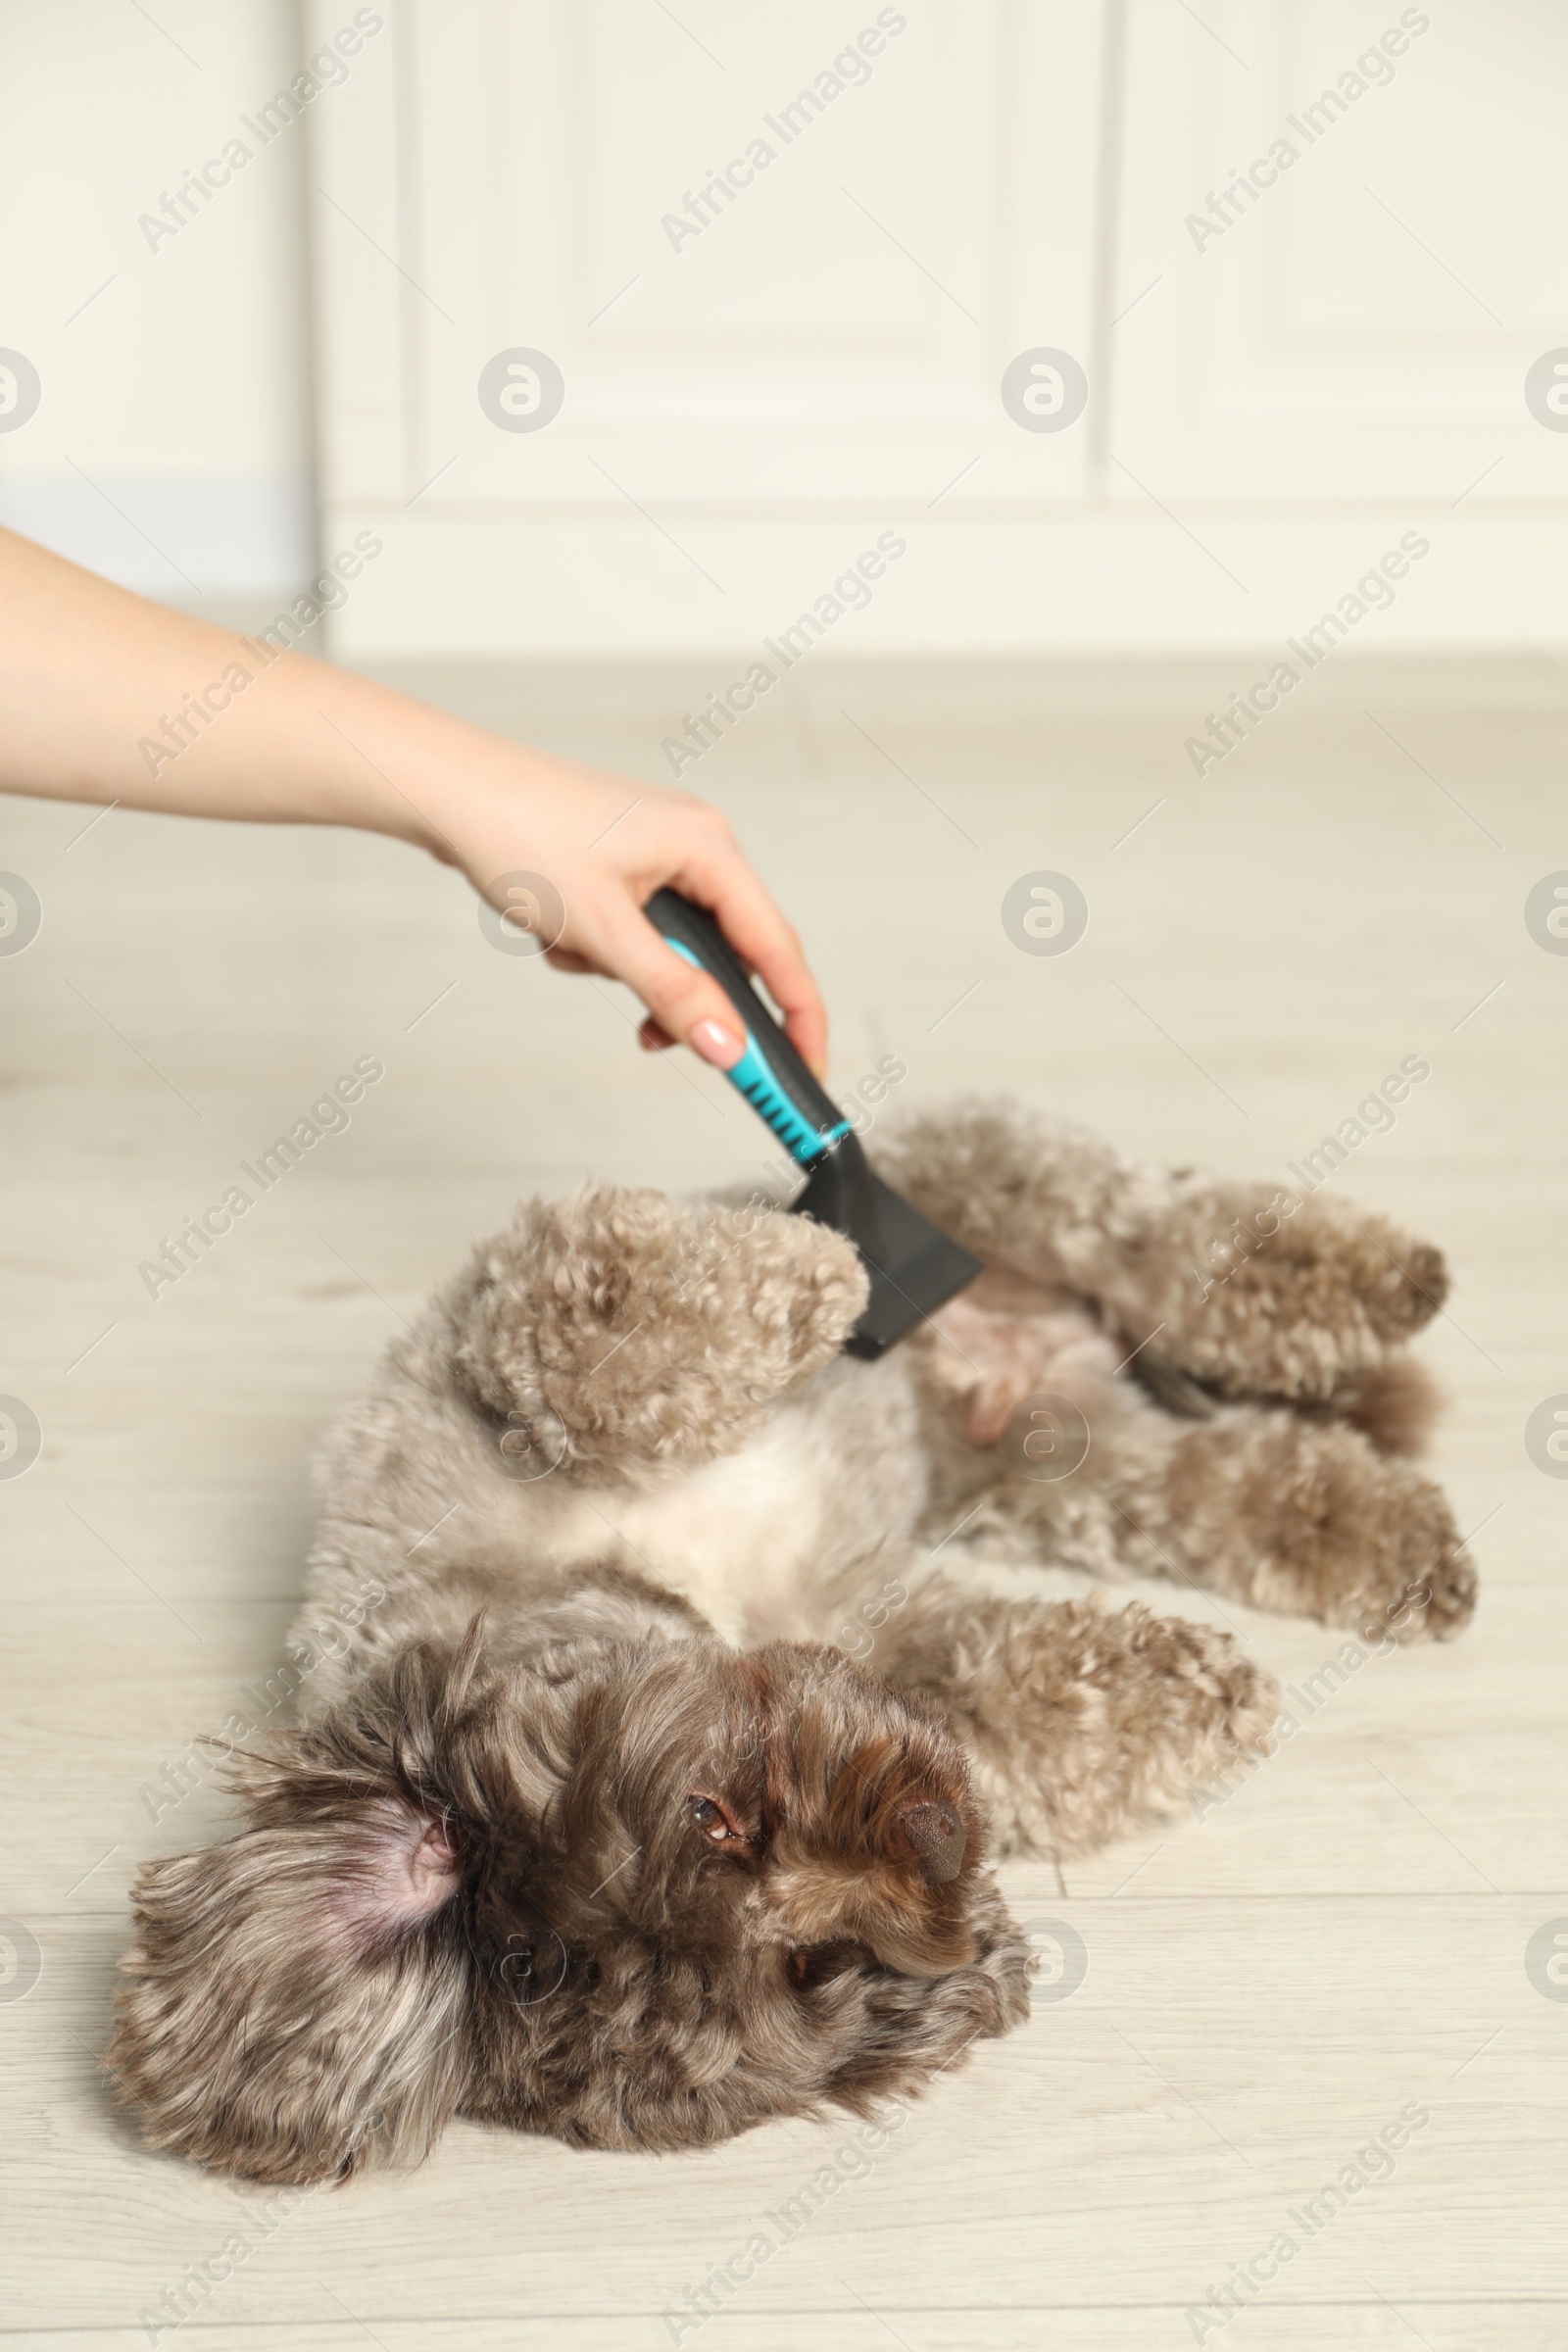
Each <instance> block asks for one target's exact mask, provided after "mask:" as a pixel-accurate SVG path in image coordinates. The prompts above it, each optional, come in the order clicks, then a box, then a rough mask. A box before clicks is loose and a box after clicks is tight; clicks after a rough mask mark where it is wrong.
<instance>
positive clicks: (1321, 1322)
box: [1124, 1184, 1448, 1401]
mask: <svg viewBox="0 0 1568 2352" xmlns="http://www.w3.org/2000/svg"><path fill="white" fill-rule="evenodd" d="M1157 1240H1158V1247H1157V1249H1156V1248H1155V1247H1154V1245H1153V1244H1151V1245H1150V1246H1149V1247H1148V1248H1147V1250H1146V1251H1145V1262H1146V1267H1147V1270H1148V1272H1149V1274H1150V1275H1151V1276H1152V1277H1153V1279H1152V1281H1151V1282H1150V1283H1149V1285H1148V1288H1147V1291H1146V1297H1145V1300H1144V1306H1145V1309H1146V1311H1147V1312H1148V1316H1149V1328H1148V1329H1146V1330H1140V1331H1135V1332H1133V1334H1132V1336H1133V1337H1134V1339H1135V1340H1144V1339H1147V1338H1148V1337H1149V1330H1151V1329H1152V1328H1153V1327H1154V1326H1156V1325H1157V1326H1162V1328H1160V1329H1159V1331H1158V1334H1157V1337H1155V1338H1154V1339H1153V1340H1152V1349H1153V1351H1154V1352H1156V1353H1157V1354H1158V1355H1159V1357H1160V1358H1161V1359H1163V1360H1165V1361H1167V1362H1170V1363H1173V1364H1175V1365H1177V1366H1179V1367H1180V1368H1181V1369H1182V1370H1183V1371H1186V1372H1189V1373H1192V1374H1194V1375H1196V1377H1197V1378H1198V1379H1200V1380H1201V1381H1203V1382H1204V1383H1205V1384H1207V1385H1208V1386H1209V1387H1211V1388H1213V1389H1214V1390H1216V1391H1218V1392H1219V1393H1220V1394H1221V1395H1223V1396H1232V1397H1240V1396H1277V1397H1299V1398H1301V1399H1303V1400H1321V1401H1327V1400H1329V1399H1330V1398H1332V1397H1333V1396H1334V1394H1335V1392H1336V1389H1337V1388H1338V1387H1340V1386H1341V1385H1342V1384H1343V1383H1344V1382H1345V1381H1346V1380H1347V1379H1348V1378H1351V1377H1353V1376H1355V1375H1357V1374H1361V1373H1365V1372H1367V1371H1369V1370H1371V1369H1372V1368H1374V1367H1375V1366H1377V1365H1379V1364H1381V1363H1382V1361H1383V1360H1384V1357H1385V1356H1386V1354H1387V1352H1388V1350H1389V1349H1390V1348H1397V1347H1400V1346H1402V1345H1403V1343H1404V1342H1405V1341H1407V1340H1409V1339H1411V1338H1413V1337H1414V1335H1415V1333H1416V1332H1418V1331H1419V1330H1420V1329H1421V1327H1422V1325H1423V1324H1425V1323H1427V1322H1429V1321H1430V1320H1431V1318H1432V1316H1433V1315H1434V1314H1436V1313H1437V1311H1438V1309H1439V1308H1440V1307H1441V1306H1442V1304H1443V1302H1444V1300H1445V1299H1446V1297H1447V1291H1448V1278H1447V1272H1446V1267H1445V1265H1444V1262H1443V1257H1442V1254H1441V1252H1440V1251H1438V1250H1435V1249H1433V1248H1431V1247H1430V1245H1428V1244H1426V1243H1422V1242H1415V1241H1412V1240H1410V1239H1409V1238H1408V1237H1407V1236H1406V1235H1404V1234H1402V1233H1400V1232H1399V1231H1398V1229H1397V1227H1395V1226H1393V1225H1391V1224H1389V1223H1388V1222H1387V1221H1386V1220H1385V1219H1383V1218H1382V1217H1378V1216H1373V1215H1370V1214H1368V1213H1366V1212H1364V1211H1362V1210H1360V1209H1356V1208H1352V1207H1350V1206H1348V1204H1346V1203H1344V1202H1341V1201H1323V1200H1318V1199H1315V1198H1314V1199H1308V1200H1305V1201H1301V1200H1298V1199H1297V1198H1296V1196H1295V1195H1293V1194H1291V1193H1290V1192H1288V1191H1285V1190H1283V1189H1277V1190H1276V1191H1274V1192H1273V1193H1269V1194H1265V1193H1263V1192H1262V1191H1261V1190H1258V1189H1255V1188H1252V1187H1249V1186H1242V1185H1210V1184H1204V1185H1202V1186H1200V1187H1197V1188H1194V1189H1191V1190H1185V1191H1184V1192H1183V1193H1182V1195H1181V1197H1180V1199H1179V1200H1178V1201H1177V1202H1176V1203H1175V1204H1174V1205H1173V1207H1172V1208H1171V1209H1170V1211H1169V1212H1168V1214H1167V1215H1166V1216H1165V1217H1164V1219H1163V1220H1162V1223H1161V1227H1160V1231H1159V1235H1158V1237H1157ZM1124 1320H1125V1318H1124ZM1129 1328H1130V1325H1129Z"/></svg>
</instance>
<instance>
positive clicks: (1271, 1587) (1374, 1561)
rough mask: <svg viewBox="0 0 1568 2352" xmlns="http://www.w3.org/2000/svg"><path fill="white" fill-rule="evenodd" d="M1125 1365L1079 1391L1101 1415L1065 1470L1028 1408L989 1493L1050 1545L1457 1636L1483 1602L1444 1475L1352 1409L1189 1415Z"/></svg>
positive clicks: (1251, 1409)
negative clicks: (1388, 1445)
mask: <svg viewBox="0 0 1568 2352" xmlns="http://www.w3.org/2000/svg"><path fill="white" fill-rule="evenodd" d="M1130 1388H1131V1384H1130V1383H1129V1382H1128V1381H1127V1379H1126V1378H1125V1376H1124V1377H1123V1378H1122V1379H1120V1380H1117V1381H1114V1382H1105V1383H1103V1384H1102V1386H1101V1388H1100V1392H1099V1395H1098V1397H1097V1396H1096V1395H1095V1393H1094V1392H1093V1390H1092V1389H1091V1387H1090V1386H1089V1384H1088V1383H1080V1385H1079V1387H1078V1389H1077V1391H1076V1396H1077V1399H1078V1402H1079V1404H1080V1406H1081V1408H1082V1410H1083V1412H1084V1416H1085V1420H1086V1422H1087V1425H1088V1430H1089V1444H1088V1449H1087V1451H1086V1453H1085V1454H1084V1457H1083V1459H1082V1461H1081V1462H1080V1463H1078V1464H1077V1465H1076V1466H1074V1467H1070V1468H1069V1471H1068V1474H1067V1475H1065V1476H1062V1477H1060V1478H1053V1477H1051V1476H1049V1475H1046V1476H1042V1475H1041V1471H1042V1469H1044V1471H1045V1472H1047V1473H1049V1472H1050V1471H1051V1470H1052V1469H1053V1468H1054V1464H1053V1462H1052V1461H1051V1460H1050V1459H1049V1458H1047V1459H1046V1460H1045V1461H1044V1462H1043V1463H1041V1462H1031V1461H1030V1460H1029V1458H1028V1457H1027V1454H1026V1451H1025V1446H1024V1444H1023V1442H1022V1433H1021V1430H1020V1428H1019V1426H1018V1425H1017V1423H1016V1422H1015V1423H1014V1425H1013V1426H1012V1427H1011V1428H1010V1429H1009V1431H1008V1432H1007V1433H1006V1434H1005V1436H1004V1438H1003V1439H1002V1441H1001V1443H1000V1444H999V1446H997V1447H996V1449H995V1457H996V1459H997V1462H998V1465H999V1475H998V1476H997V1478H996V1480H995V1482H994V1483H993V1484H992V1485H991V1487H990V1488H989V1489H988V1490H987V1495H986V1500H987V1503H988V1505H989V1507H990V1509H991V1511H992V1512H993V1514H994V1515H995V1516H996V1517H999V1518H1000V1519H1001V1520H1003V1521H1004V1522H1005V1523H1006V1524H1009V1525H1012V1526H1015V1527H1020V1528H1023V1529H1026V1530H1028V1531H1029V1532H1030V1533H1031V1534H1032V1535H1033V1536H1034V1537H1035V1539H1036V1541H1037V1542H1038V1544H1039V1545H1040V1549H1041V1551H1042V1553H1043V1554H1044V1555H1045V1556H1046V1557H1047V1558H1052V1559H1056V1560H1063V1561H1068V1562H1071V1563H1074V1564H1076V1565H1079V1566H1083V1567H1087V1568H1093V1569H1096V1570H1098V1571H1099V1572H1101V1573H1107V1572H1108V1573H1111V1574H1116V1573H1118V1572H1123V1571H1125V1570H1127V1569H1134V1570H1137V1571H1139V1572H1141V1573H1142V1574H1144V1575H1152V1576H1168V1577H1172V1578H1174V1579H1176V1580H1177V1581H1178V1582H1181V1583H1185V1584H1190V1585H1200V1586H1204V1587H1206V1588H1207V1589H1208V1590H1209V1591H1211V1592H1214V1593H1224V1594H1226V1595H1227V1596H1229V1597H1232V1598H1234V1599H1237V1600H1241V1601H1245V1602H1247V1603H1248V1604H1249V1605H1250V1606H1251V1607H1253V1608H1259V1609H1270V1610H1277V1611H1279V1612H1280V1613H1282V1614H1285V1615H1291V1616H1303V1617H1316V1618H1319V1619H1321V1620H1322V1622H1323V1623H1324V1624H1325V1625H1343V1626H1348V1627H1353V1628H1357V1629H1360V1628H1363V1627H1364V1628H1367V1629H1369V1631H1371V1632H1372V1633H1373V1635H1374V1637H1375V1638H1379V1639H1381V1638H1383V1637H1384V1636H1385V1635H1387V1634H1389V1633H1393V1634H1394V1635H1395V1636H1396V1637H1397V1639H1398V1640H1400V1641H1406V1642H1409V1641H1417V1640H1421V1639H1423V1638H1431V1639H1437V1640H1439V1641H1444V1640H1448V1639H1450V1638H1451V1637H1452V1636H1453V1635H1455V1634H1457V1633H1460V1632H1461V1631H1462V1630H1463V1628H1464V1626H1465V1625H1466V1624H1467V1623H1468V1622H1469V1619H1470V1617H1471V1615H1472V1613H1473V1611H1474V1608H1475V1595H1476V1574H1475V1569H1474V1566H1473V1564H1472V1562H1471V1560H1470V1557H1469V1554H1468V1552H1467V1551H1466V1550H1465V1548H1464V1546H1463V1545H1462V1544H1461V1543H1460V1541H1459V1531H1458V1529H1457V1528H1456V1527H1455V1525H1454V1522H1453V1517H1452V1514H1451V1513H1450V1511H1449V1509H1448V1506H1447V1503H1446V1500H1445V1498H1444V1496H1443V1495H1442V1493H1441V1491H1440V1490H1439V1489H1438V1488H1437V1487H1436V1486H1434V1485H1433V1484H1432V1482H1431V1481H1430V1480H1429V1479H1426V1478H1423V1477H1422V1476H1421V1475H1420V1473H1419V1472H1418V1471H1417V1470H1416V1469H1415V1468H1413V1467H1412V1465H1411V1464H1410V1463H1408V1462H1406V1461H1402V1460H1399V1459H1397V1458H1395V1457H1391V1455H1389V1454H1388V1453H1385V1452H1380V1451H1379V1450H1378V1448H1377V1446H1375V1445H1374V1444H1373V1443H1372V1442H1371V1440H1370V1439H1369V1438H1367V1437H1366V1436H1364V1435H1363V1434H1362V1432H1361V1431H1360V1430H1358V1429H1354V1428H1351V1427H1349V1426H1348V1424H1347V1423H1346V1422H1344V1421H1338V1420H1333V1419H1316V1418H1313V1417H1311V1416H1308V1415H1306V1414H1304V1413H1300V1412H1298V1411H1295V1410H1293V1409H1292V1408H1291V1407H1290V1406H1288V1405H1257V1404H1228V1405H1221V1406H1218V1407H1217V1408H1215V1409H1214V1411H1213V1412H1212V1414H1211V1415H1210V1417H1209V1418H1207V1419H1205V1420H1202V1421H1183V1420H1178V1419H1176V1418H1175V1417H1174V1416H1173V1415H1171V1414H1169V1413H1166V1412H1163V1411H1161V1410H1160V1409H1159V1408H1158V1407H1157V1406H1155V1405H1153V1404H1152V1403H1151V1402H1150V1401H1149V1400H1148V1399H1147V1398H1142V1397H1138V1396H1137V1394H1136V1392H1132V1393H1131V1394H1129V1391H1130Z"/></svg>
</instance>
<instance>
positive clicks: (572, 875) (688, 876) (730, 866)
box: [429, 747, 827, 1076]
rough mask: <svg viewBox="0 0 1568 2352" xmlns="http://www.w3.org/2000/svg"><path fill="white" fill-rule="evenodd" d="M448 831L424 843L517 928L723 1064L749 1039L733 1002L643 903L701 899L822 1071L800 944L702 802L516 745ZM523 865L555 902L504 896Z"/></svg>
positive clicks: (818, 1013)
mask: <svg viewBox="0 0 1568 2352" xmlns="http://www.w3.org/2000/svg"><path fill="white" fill-rule="evenodd" d="M489 764H490V763H489V762H487V765H489ZM449 834H450V837H449V838H448V839H446V840H444V841H442V840H432V841H431V843H430V845H429V846H430V847H432V848H433V849H434V851H435V853H436V855H437V856H438V857H441V858H446V859H447V860H448V861H449V862H451V863H456V864H460V865H461V866H462V867H463V870H464V871H465V873H466V875H467V877H468V879H469V881H470V882H471V883H472V884H473V886H474V888H475V890H477V891H478V892H479V894H480V896H481V897H482V898H485V899H487V900H488V901H489V902H490V904H491V905H492V906H493V907H496V908H497V909H498V910H499V911H500V912H501V913H503V914H507V913H509V912H510V913H511V916H512V919H513V920H514V922H516V923H518V924H519V925H520V926H521V927H526V928H532V927H533V926H534V924H535V923H537V924H538V926H539V928H540V930H541V932H542V933H543V936H544V937H545V939H546V942H547V952H548V955H549V957H550V960H551V962H552V963H554V964H557V965H559V966H560V968H561V969H562V970H563V971H568V972H600V973H603V974H604V975H605V976H606V977H607V978H608V979H612V980H623V981H624V982H625V983H626V985H627V987H628V988H632V989H635V991H636V993H637V994H638V996H640V997H641V999H642V1001H643V1003H644V1004H645V1005H647V1006H648V1018H647V1020H645V1021H644V1023H643V1025H642V1029H641V1032H640V1037H641V1041H642V1043H643V1045H645V1046H647V1047H651V1048H658V1047H662V1046H667V1045H670V1044H672V1043H675V1042H679V1043H681V1044H684V1045H688V1046H690V1047H691V1049H692V1051H693V1052H694V1053H696V1054H701V1055H702V1056H703V1059H704V1060H705V1061H711V1062H713V1063H716V1064H717V1066H718V1067H719V1068H720V1069H727V1068H728V1067H729V1065H730V1063H731V1062H733V1061H737V1060H738V1059H739V1058H740V1055H741V1052H742V1050H743V1045H744V1040H743V1039H742V1036H741V1031H740V1023H739V1020H738V1018H737V1016H736V1013H735V1010H734V1007H733V1006H732V1005H731V1004H730V1001H729V999H728V997H726V996H725V994H724V992H723V990H722V989H721V988H720V987H719V985H718V983H717V982H716V981H715V980H713V979H711V978H710V977H709V975H708V974H707V973H706V972H699V971H696V970H694V969H693V967H692V966H691V965H690V964H689V963H687V962H685V961H684V960H683V958H682V957H680V956H676V955H675V954H673V952H672V951H671V950H670V949H669V948H667V947H666V946H665V945H664V943H663V941H662V939H661V938H660V936H659V933H658V932H657V931H656V930H655V929H654V926H653V925H652V923H650V922H649V920H648V918H647V916H646V915H645V914H644V913H643V911H642V909H643V907H644V906H645V905H646V904H647V902H648V900H649V899H650V898H651V897H652V896H653V894H654V892H655V891H656V890H660V889H662V888H664V887H666V886H667V887H668V888H669V889H671V890H678V891H679V892H680V893H681V895H682V896H683V897H684V898H688V899H695V900H696V901H697V902H698V904H699V905H700V906H703V907H708V908H709V909H710V911H711V913H712V915H713V916H714V918H715V920H716V921H717V923H718V926H719V929H720V930H721V931H722V932H723V934H724V936H725V938H726V939H727V940H728V941H729V944H730V946H731V947H732V948H733V949H734V950H735V953H736V954H737V955H738V956H740V958H741V960H742V962H743V963H745V964H746V965H748V966H749V967H750V969H751V970H752V971H754V972H755V973H757V975H758V976H759V977H760V980H761V981H762V983H763V985H764V986H765V988H766V989H767V991H768V993H769V995H770V996H771V997H772V998H773V1000H774V1002H775V1004H776V1005H778V1007H779V1009H780V1011H781V1012H782V1013H783V1015H784V1020H785V1026H786V1028H787V1029H788V1032H789V1035H790V1038H791V1040H792V1042H793V1043H794V1045H795V1047H796V1050H797V1051H798V1052H799V1053H800V1054H802V1055H803V1057H804V1058H805V1059H806V1060H807V1061H808V1062H809V1064H810V1066H811V1068H812V1069H813V1070H815V1071H816V1072H817V1074H818V1076H820V1075H821V1074H822V1072H823V1070H824V1068H825V1066H826V1059H827V1016H826V1013H825V1012H824V1010H823V1006H822V1000H821V998H820V996H819V995H818V994H817V990H816V984H815V982H814V981H813V980H812V978H811V975H810V973H809V970H808V969H807V965H806V959H805V957H804V956H803V955H802V953H801V943H800V941H799V940H798V939H797V938H796V936H795V933H794V931H793V930H792V929H791V928H790V926H789V924H788V923H787V922H786V921H785V920H784V917H783V916H782V915H781V914H780V912H779V910H778V908H777V907H775V906H774V904H773V901H772V900H771V898H769V896H768V894H767V892H766V890H765V889H764V888H763V887H762V884H761V883H760V881H759V879H758V877H757V875H756V874H755V873H754V872H753V870H752V868H751V866H750V865H749V864H748V863H747V861H746V858H744V856H743V855H742V853H741V850H740V847H739V845H738V843H737V842H736V839H735V836H734V834H733V833H732V832H731V831H730V829H729V826H728V824H727V823H726V821H725V819H724V818H723V817H722V816H721V815H720V814H719V812H718V810H717V809H712V808H711V807H710V806H709V804H708V803H707V802H706V801H699V800H694V799H693V798H692V797H691V795H690V794H688V793H683V792H668V791H665V790H664V789H663V788H662V786H660V785H657V784H643V783H639V782H638V781H637V780H636V779H635V778H632V777H629V776H615V775H609V774H607V773H605V771H604V770H603V769H600V768H592V767H582V766H579V765H578V764H577V762H576V761H574V760H551V759H547V758H546V757H545V756H544V755H543V754H541V753H537V752H523V751H521V749H520V747H519V749H518V754H517V771H516V773H515V775H514V776H512V777H511V778H510V779H509V777H508V776H507V775H506V773H505V768H504V764H503V767H502V770H501V772H499V773H493V774H491V775H489V776H487V778H486V780H485V782H484V784H483V786H482V788H481V789H480V790H479V791H478V792H477V793H472V794H470V793H468V792H466V791H464V792H463V793H461V794H460V796H459V799H458V802H457V805H456V808H455V810H454V814H453V823H452V825H451V827H450V828H449ZM517 872H525V873H529V874H533V875H537V876H538V877H539V878H540V879H541V880H543V881H545V882H548V883H550V884H552V885H553V886H554V889H555V890H556V892H557V893H559V898H560V904H559V906H555V907H540V908H538V909H537V911H536V910H535V909H534V908H533V907H526V906H524V907H521V908H520V910H519V903H518V900H514V901H513V902H512V903H511V905H510V907H509V900H508V894H507V887H506V880H505V878H506V877H507V876H508V875H510V874H515V873H517ZM520 896H521V894H519V898H520ZM558 926H559V929H558Z"/></svg>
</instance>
